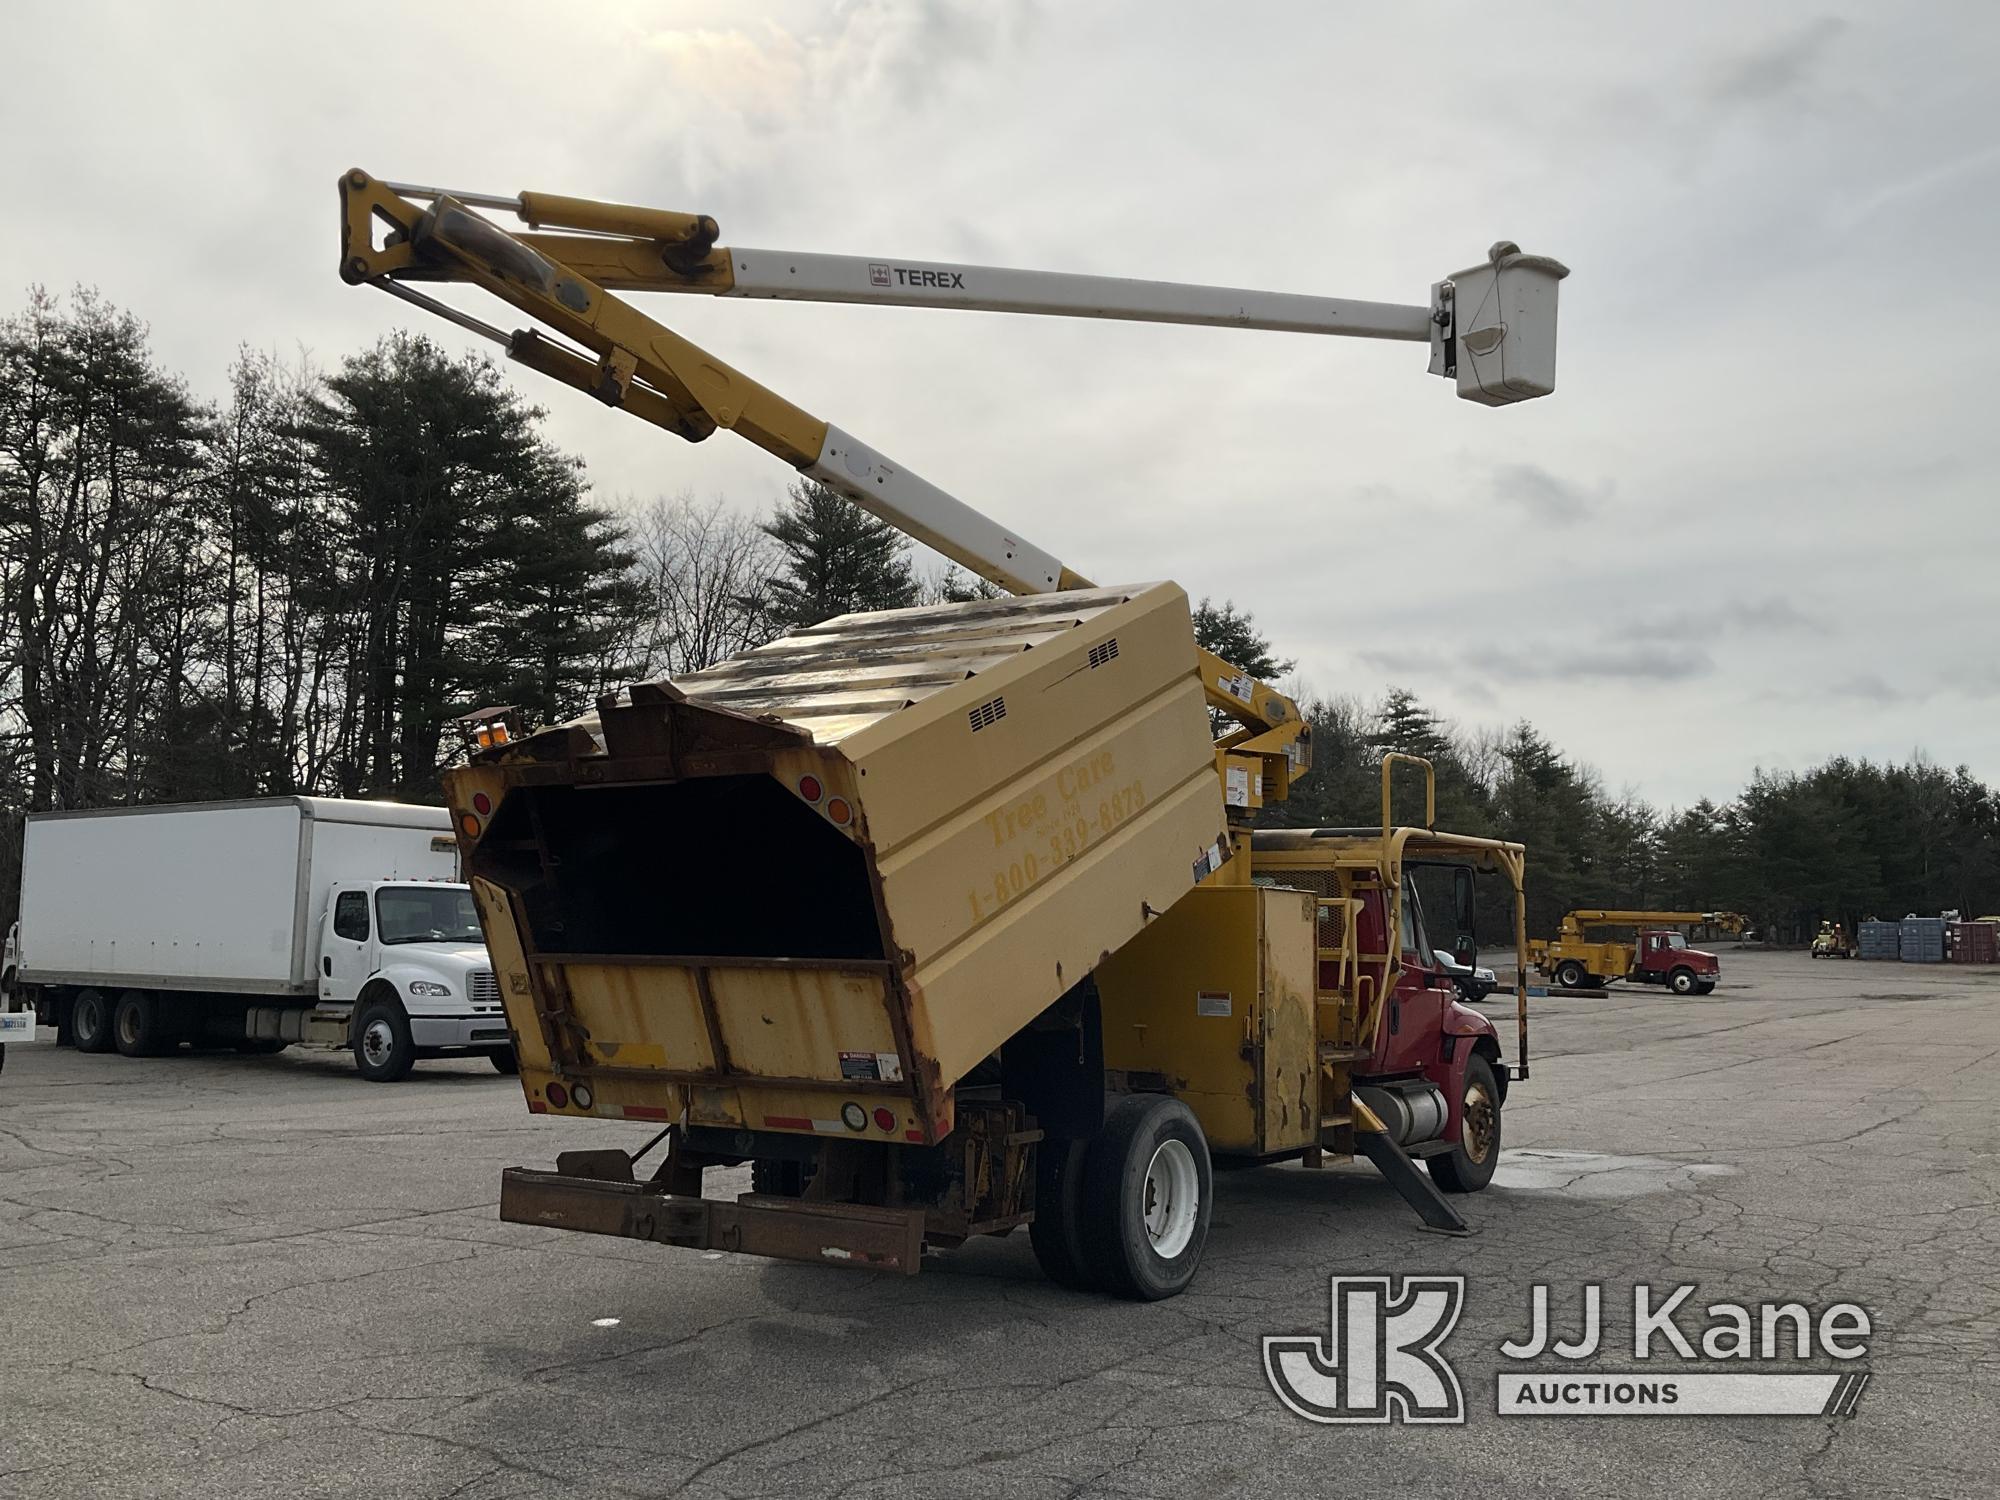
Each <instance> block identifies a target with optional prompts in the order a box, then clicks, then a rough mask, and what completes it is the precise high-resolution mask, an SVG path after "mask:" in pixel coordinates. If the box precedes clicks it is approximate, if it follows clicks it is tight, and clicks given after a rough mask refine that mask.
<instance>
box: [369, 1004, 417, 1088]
mask: <svg viewBox="0 0 2000 1500" xmlns="http://www.w3.org/2000/svg"><path fill="white" fill-rule="evenodd" d="M416 1061H417V1049H416V1044H415V1043H413V1042H412V1041H411V1040H410V1018H409V1017H408V1016H406V1015H404V1014H403V1007H402V1006H401V1005H400V1004H398V1003H397V1002H396V1001H394V1000H377V1001H375V1002H374V1003H373V1004H372V1005H370V1006H368V1007H367V1008H366V1009H365V1010H363V1011H362V1012H361V1015H360V1016H359V1017H358V1018H357V1019H356V1021H355V1023H354V1067H355V1070H356V1071H357V1072H359V1073H360V1074H361V1076H362V1077H363V1078H365V1079H367V1080H368V1081H369V1082H370V1083H394V1082H395V1081H396V1080H397V1079H399V1078H406V1077H408V1076H409V1072H410V1069H411V1068H412V1067H414V1066H415V1065H416Z"/></svg>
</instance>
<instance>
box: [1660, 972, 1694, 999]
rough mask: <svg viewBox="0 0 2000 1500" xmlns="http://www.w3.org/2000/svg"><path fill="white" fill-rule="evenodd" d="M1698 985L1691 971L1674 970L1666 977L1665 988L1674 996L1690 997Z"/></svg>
mask: <svg viewBox="0 0 2000 1500" xmlns="http://www.w3.org/2000/svg"><path fill="white" fill-rule="evenodd" d="M1698 983H1699V981H1698V980H1696V978H1695V977H1694V970H1693V969H1676V970H1674V972H1673V973H1671V974H1669V975H1668V976H1667V988H1668V989H1670V990H1672V991H1673V992H1674V993H1675V994H1676V995H1692V994H1693V993H1694V992H1695V987H1696V985H1697V984H1698Z"/></svg>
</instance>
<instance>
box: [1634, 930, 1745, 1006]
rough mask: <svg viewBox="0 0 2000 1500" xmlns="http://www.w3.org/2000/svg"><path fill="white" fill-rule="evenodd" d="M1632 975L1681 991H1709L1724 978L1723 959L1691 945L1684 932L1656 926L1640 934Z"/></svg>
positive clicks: (1676, 992) (1702, 993) (1703, 993)
mask: <svg viewBox="0 0 2000 1500" xmlns="http://www.w3.org/2000/svg"><path fill="white" fill-rule="evenodd" d="M1628 977H1630V978H1633V979H1643V980H1645V981H1646V982H1647V983H1649V984H1664V985H1666V986H1668V987H1669V988H1670V989H1672V990H1673V992H1674V993H1675V994H1677V995H1706V994H1707V993H1708V992H1709V991H1711V990H1713V989H1714V988H1715V986H1716V982H1717V981H1718V980H1719V979H1721V977H1722V963H1721V961H1720V960H1719V959H1717V958H1716V956H1715V955H1714V954H1713V953H1709V952H1707V951H1706V950H1704V949H1701V948H1690V947H1689V946H1688V941H1687V939H1686V938H1685V937H1683V936H1682V935H1681V934H1680V933H1678V932H1674V931H1672V930H1670V929H1668V928H1663V927H1656V928H1651V929H1648V930H1645V931H1642V932H1641V933H1640V934H1639V954H1638V957H1637V959H1636V960H1635V961H1634V963H1633V966H1632V972H1631V974H1630V975H1629V976H1628Z"/></svg>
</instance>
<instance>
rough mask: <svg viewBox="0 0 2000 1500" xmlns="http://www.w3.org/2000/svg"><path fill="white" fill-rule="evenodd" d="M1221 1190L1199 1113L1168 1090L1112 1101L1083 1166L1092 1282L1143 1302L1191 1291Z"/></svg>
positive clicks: (1084, 1231) (1086, 1253) (1084, 1214)
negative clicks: (1216, 1191) (1216, 1190)
mask: <svg viewBox="0 0 2000 1500" xmlns="http://www.w3.org/2000/svg"><path fill="white" fill-rule="evenodd" d="M1214 1186H1215V1178H1214V1172H1213V1169H1212V1168H1211V1167H1210V1165H1209V1159H1208V1141H1207V1138H1206V1137H1204V1136H1203V1135H1202V1133H1201V1125H1200V1124H1199V1122H1197V1121H1196V1119H1195V1117H1194V1111H1193V1110H1191V1109H1189V1108H1188V1107H1187V1106H1186V1105H1185V1104H1183V1103H1181V1101H1180V1100H1178V1099H1174V1098H1170V1097H1168V1096H1167V1095H1165V1094H1131V1095H1128V1096H1127V1097H1126V1098H1125V1099H1123V1100H1121V1101H1120V1102H1119V1103H1117V1104H1116V1105H1114V1106H1113V1107H1112V1108H1111V1110H1110V1111H1109V1112H1108V1113H1107V1114H1106V1116H1105V1120H1104V1128H1103V1129H1102V1130H1100V1131H1099V1132H1098V1133H1097V1135H1096V1137H1095V1138H1094V1139H1093V1140H1092V1141H1091V1143H1090V1149H1089V1151H1088V1153H1087V1154H1086V1155H1085V1157H1084V1164H1083V1197H1082V1209H1083V1212H1082V1214H1081V1224H1080V1226H1079V1227H1080V1229H1081V1239H1082V1243H1083V1252H1084V1262H1085V1264H1086V1265H1087V1266H1088V1268H1089V1270H1090V1276H1091V1282H1092V1284H1093V1285H1094V1286H1096V1287H1098V1288H1101V1289H1102V1290H1104V1291H1107V1292H1112V1293H1114V1294H1116V1295H1117V1296H1120V1297H1131V1298H1134V1299H1136V1300H1138V1301H1141V1302H1157V1301H1159V1300H1160V1299H1161V1298H1163V1297H1172V1296H1175V1295H1177V1294H1178V1293H1180V1292H1182V1291H1185V1290H1186V1289H1187V1285H1188V1283H1189V1282H1191V1281H1193V1280H1194V1273H1195V1270H1196V1268H1197V1267H1198V1266H1200V1264H1201V1252H1202V1247H1203V1245H1204V1244H1206V1243H1207V1240H1208V1220H1209V1212H1210V1209H1211V1207H1212V1206H1213V1205H1212V1202H1211V1200H1212V1199H1213V1197H1214Z"/></svg>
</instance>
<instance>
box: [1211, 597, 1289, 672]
mask: <svg viewBox="0 0 2000 1500" xmlns="http://www.w3.org/2000/svg"><path fill="white" fill-rule="evenodd" d="M1194 639H1195V644H1196V645H1198V646H1200V647H1201V648H1202V649H1203V650H1205V651H1213V652H1214V653H1215V654H1216V655H1217V656H1219V657H1221V658H1222V659H1223V660H1224V661H1226V662H1228V663H1229V664H1230V665H1231V666H1232V667H1235V668H1237V669H1238V670H1239V671H1243V672H1248V673H1249V674H1250V675H1251V676H1252V677H1255V678H1256V679H1257V680H1258V681H1260V682H1270V681H1271V680H1273V679H1274V678H1278V677H1282V676H1284V675H1285V674H1286V673H1287V672H1289V671H1291V670H1292V663H1291V662H1290V661H1280V660H1278V658H1277V657H1276V656H1274V655H1272V652H1271V642H1270V640H1269V638H1267V637H1266V636H1265V635H1264V633H1263V632H1262V631H1261V630H1259V629H1258V628H1257V622H1256V620H1255V619H1254V618H1253V617H1252V616H1251V614H1250V611H1249V610H1247V609H1243V610H1239V609H1238V608H1237V607H1236V604H1235V601H1233V600H1230V599H1225V600H1223V601H1222V603H1220V604H1217V603H1215V602H1214V601H1213V600H1211V599H1203V600H1202V601H1201V603H1199V604H1197V605H1196V606H1195V607H1194Z"/></svg>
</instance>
